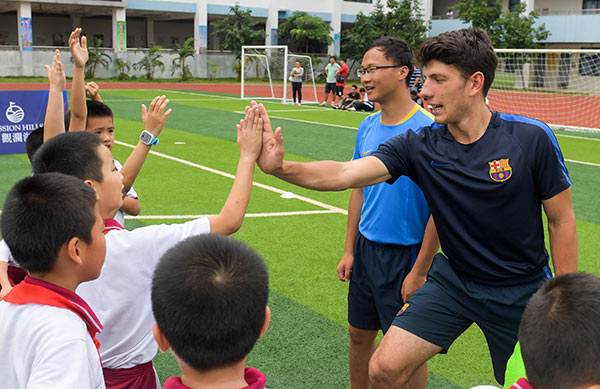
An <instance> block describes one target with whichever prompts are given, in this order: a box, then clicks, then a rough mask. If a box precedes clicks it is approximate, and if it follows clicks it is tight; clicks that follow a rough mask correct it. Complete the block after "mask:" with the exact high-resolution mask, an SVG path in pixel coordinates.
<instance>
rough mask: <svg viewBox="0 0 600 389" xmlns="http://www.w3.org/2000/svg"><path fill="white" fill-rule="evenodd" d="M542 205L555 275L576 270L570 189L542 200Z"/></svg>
mask: <svg viewBox="0 0 600 389" xmlns="http://www.w3.org/2000/svg"><path fill="white" fill-rule="evenodd" d="M542 205H543V207H544V212H545V213H546V216H547V217H548V234H549V235H550V251H551V253H552V263H553V264H554V272H555V273H556V275H557V276H560V275H563V274H567V273H572V272H576V271H577V262H578V261H579V254H578V247H577V246H578V244H577V228H576V222H575V211H574V210H573V200H572V198H571V189H570V188H569V189H565V190H563V191H562V192H560V193H559V194H557V195H555V196H554V197H552V198H550V199H548V200H543V201H542Z"/></svg>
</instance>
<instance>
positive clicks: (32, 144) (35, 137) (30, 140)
mask: <svg viewBox="0 0 600 389" xmlns="http://www.w3.org/2000/svg"><path fill="white" fill-rule="evenodd" d="M43 144H44V126H42V127H39V128H36V129H35V130H33V131H31V134H29V136H27V140H26V141H25V151H26V152H27V158H29V163H33V155H34V154H35V152H36V151H38V149H39V148H40V147H42V145H43Z"/></svg>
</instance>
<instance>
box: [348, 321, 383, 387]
mask: <svg viewBox="0 0 600 389" xmlns="http://www.w3.org/2000/svg"><path fill="white" fill-rule="evenodd" d="M377 332H378V331H372V330H362V329H360V328H356V327H353V326H352V324H349V325H348V333H349V334H350V349H349V351H348V367H349V368H350V387H351V388H352V389H368V388H370V386H369V360H370V359H371V355H373V352H374V351H375V348H376V345H375V338H376V337H377Z"/></svg>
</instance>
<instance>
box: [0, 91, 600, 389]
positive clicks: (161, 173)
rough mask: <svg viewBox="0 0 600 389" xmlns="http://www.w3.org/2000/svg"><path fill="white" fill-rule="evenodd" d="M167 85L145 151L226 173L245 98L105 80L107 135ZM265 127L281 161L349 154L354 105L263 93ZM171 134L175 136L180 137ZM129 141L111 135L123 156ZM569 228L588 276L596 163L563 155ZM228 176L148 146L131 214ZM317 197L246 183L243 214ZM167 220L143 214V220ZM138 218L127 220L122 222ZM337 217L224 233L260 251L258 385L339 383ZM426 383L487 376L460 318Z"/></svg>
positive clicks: (136, 126)
mask: <svg viewBox="0 0 600 389" xmlns="http://www.w3.org/2000/svg"><path fill="white" fill-rule="evenodd" d="M163 93H165V94H167V95H168V96H169V97H170V98H171V100H172V102H171V106H172V108H173V113H172V115H171V117H170V118H169V121H168V123H167V128H166V129H165V130H164V131H163V134H162V135H161V143H160V145H159V146H158V147H157V148H156V151H158V152H161V153H164V154H167V155H171V156H176V157H179V158H182V159H185V160H188V161H190V162H193V163H196V164H200V165H204V166H208V167H211V168H214V169H219V170H222V171H224V172H227V173H234V171H235V167H236V163H237V158H238V148H237V145H236V144H235V123H237V122H238V121H239V119H240V118H241V117H242V115H241V114H240V113H239V112H241V111H243V109H244V106H245V104H246V102H244V101H240V100H239V99H236V98H230V97H228V96H223V95H218V94H208V93H204V92H202V93H190V92H164V91H161V90H157V91H133V90H125V91H114V90H106V91H104V93H103V96H104V97H105V99H106V102H107V103H108V104H109V105H110V106H111V107H112V108H113V110H114V112H115V122H116V128H117V132H116V137H117V139H118V140H119V141H122V142H125V143H127V144H134V143H135V142H136V139H137V136H138V135H139V132H140V130H141V129H142V124H141V122H140V119H139V115H140V113H139V107H140V104H141V103H142V101H146V102H147V101H148V100H150V99H151V98H152V97H153V96H154V95H156V94H163ZM267 107H268V109H269V111H270V113H271V116H272V117H273V122H274V124H275V125H276V126H281V127H282V130H283V134H284V137H285V142H286V155H287V158H289V159H295V160H305V161H306V160H312V159H334V160H347V159H349V158H350V157H351V155H352V152H353V148H354V141H355V135H356V130H355V128H356V127H357V126H358V124H359V123H360V122H361V121H362V120H363V119H364V118H365V116H366V115H365V114H360V113H351V112H339V111H333V110H326V109H321V108H316V107H312V108H311V107H306V106H302V107H293V106H290V105H281V104H278V103H267ZM557 135H558V139H559V142H560V144H561V147H562V149H563V152H564V154H565V158H567V159H570V160H575V161H581V162H591V163H596V164H600V142H598V141H597V140H594V139H598V137H597V136H596V135H588V134H573V133H567V132H562V131H558V132H557ZM181 143H183V144H181ZM129 151H130V148H128V147H125V146H121V145H115V147H114V155H115V158H117V159H119V160H121V162H123V161H124V160H125V159H126V157H127V155H128V153H129ZM567 165H568V168H569V171H570V173H571V176H572V179H573V182H574V187H573V195H574V203H575V210H576V214H577V220H578V222H577V227H578V233H579V238H580V254H581V262H580V263H581V265H580V268H581V269H582V270H586V271H590V272H593V273H596V274H600V247H599V246H600V241H598V239H597V237H598V236H600V200H599V199H598V196H597V195H596V190H597V188H598V187H600V174H599V173H600V170H599V169H600V168H599V167H598V166H589V165H584V164H581V163H577V162H569V163H568V164H567ZM0 172H1V173H0V178H1V180H0V200H1V201H3V199H4V196H5V194H6V192H7V190H8V189H9V188H10V187H11V185H12V184H13V183H14V182H15V181H17V180H18V179H19V178H21V177H23V176H26V175H28V174H29V173H30V168H29V165H28V162H27V159H26V157H24V156H20V155H19V156H14V155H8V156H6V155H5V156H0ZM255 181H257V182H259V183H262V184H266V185H271V186H273V187H276V188H279V189H282V190H286V191H292V192H294V193H296V194H299V195H302V196H306V197H309V198H311V199H315V200H318V201H321V202H324V203H326V204H330V205H332V206H335V207H339V208H345V207H346V205H347V202H348V195H349V193H348V192H347V191H345V192H331V193H326V192H316V191H310V190H306V189H302V188H299V187H297V186H294V185H290V184H287V183H285V182H283V181H280V180H278V179H276V178H274V177H272V176H267V175H264V174H262V173H261V172H260V171H257V173H256V176H255ZM230 186H231V180H230V179H229V178H226V177H222V176H219V175H215V174H213V173H209V172H206V171H203V170H200V169H197V168H194V167H191V166H187V165H183V164H181V163H178V162H175V161H170V160H167V159H164V158H161V157H158V156H156V155H151V156H149V157H148V159H147V161H146V166H145V167H144V170H143V171H142V173H141V175H140V176H139V178H138V180H137V181H136V184H135V187H136V190H137V191H138V193H139V195H140V199H141V203H142V214H143V215H189V214H211V213H215V212H218V211H219V209H220V208H221V206H222V205H223V202H224V201H225V198H226V195H227V193H228V190H229V188H230ZM317 209H320V208H319V207H318V206H315V205H312V204H308V203H305V202H302V201H300V200H298V199H284V198H281V197H280V196H279V194H277V193H274V192H271V191H268V190H264V189H260V188H255V189H254V190H253V194H252V200H251V202H250V206H249V210H248V211H249V212H250V213H265V212H284V211H307V210H317ZM160 222H169V221H166V220H152V223H160ZM148 223H150V221H147V220H146V221H144V220H128V221H127V227H128V228H135V227H138V226H142V225H145V224H148ZM345 225H346V217H345V216H344V215H341V214H321V215H300V216H285V217H263V218H247V219H246V220H245V222H244V225H243V226H242V228H241V230H240V231H239V232H238V233H237V234H236V235H235V237H236V238H237V239H240V240H243V241H245V242H247V243H248V244H250V245H251V246H253V247H254V248H255V249H256V250H258V252H259V253H261V254H262V255H263V256H264V258H265V260H266V262H267V264H268V267H269V272H270V276H271V298H270V306H271V309H272V312H273V318H272V323H271V328H270V330H269V331H268V333H267V334H266V336H265V337H264V338H262V339H261V340H260V341H259V343H258V345H257V347H256V348H255V349H254V350H253V351H252V353H251V355H250V358H249V363H250V364H252V365H254V366H257V367H259V368H260V369H261V370H263V371H265V372H266V373H267V375H268V379H269V387H270V388H272V389H278V388H285V389H288V388H328V389H329V388H346V387H348V373H347V367H346V364H347V362H346V358H347V357H346V353H347V343H348V338H347V335H346V327H347V321H346V313H347V312H346V308H347V307H346V295H347V287H348V285H347V284H346V283H341V282H339V281H338V280H337V276H336V273H335V267H336V264H337V262H338V260H339V257H340V254H341V252H342V247H343V241H344V235H345ZM155 362H156V367H157V370H158V372H159V375H160V377H161V379H164V378H166V377H167V376H169V375H174V374H177V373H178V368H177V366H176V363H175V360H174V359H173V357H172V355H171V354H170V353H164V354H159V355H158V356H157V358H156V360H155ZM429 367H430V383H429V387H430V388H469V387H471V386H474V385H477V384H494V379H493V375H492V368H491V363H490V360H489V353H488V350H487V346H486V343H485V339H484V337H483V335H482V333H481V331H480V330H479V329H478V328H477V327H474V326H473V327H471V328H470V329H469V330H468V331H467V332H466V333H465V334H464V335H463V336H462V337H461V338H459V340H458V341H457V342H456V343H455V344H454V345H453V347H452V348H451V349H450V352H449V354H448V355H440V356H437V357H435V358H434V359H433V360H432V361H431V363H430V364H429Z"/></svg>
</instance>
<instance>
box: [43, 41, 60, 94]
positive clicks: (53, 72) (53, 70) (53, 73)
mask: <svg viewBox="0 0 600 389" xmlns="http://www.w3.org/2000/svg"><path fill="white" fill-rule="evenodd" d="M44 68H45V69H46V72H47V73H48V83H49V84H50V88H56V89H60V90H61V91H62V90H63V89H64V87H65V71H64V69H63V65H62V61H61V58H60V50H58V49H57V50H56V51H55V52H54V58H53V59H52V65H51V66H49V65H44Z"/></svg>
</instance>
